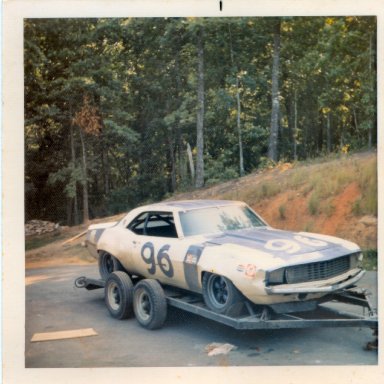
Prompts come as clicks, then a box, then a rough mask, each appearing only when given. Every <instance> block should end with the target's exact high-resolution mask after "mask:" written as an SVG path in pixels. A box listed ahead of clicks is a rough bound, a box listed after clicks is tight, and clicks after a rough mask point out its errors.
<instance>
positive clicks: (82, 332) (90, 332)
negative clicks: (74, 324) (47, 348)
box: [31, 328, 97, 342]
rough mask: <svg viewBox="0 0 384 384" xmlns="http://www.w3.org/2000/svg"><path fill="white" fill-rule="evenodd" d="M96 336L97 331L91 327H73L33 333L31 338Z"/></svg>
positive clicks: (33, 339) (54, 338)
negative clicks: (72, 328) (66, 329)
mask: <svg viewBox="0 0 384 384" xmlns="http://www.w3.org/2000/svg"><path fill="white" fill-rule="evenodd" d="M88 336H97V332H95V330H94V329H93V328H86V329H74V330H69V331H59V332H45V333H35V334H34V335H33V337H32V339H31V341H32V342H36V341H50V340H64V339H75V338H78V337H88Z"/></svg>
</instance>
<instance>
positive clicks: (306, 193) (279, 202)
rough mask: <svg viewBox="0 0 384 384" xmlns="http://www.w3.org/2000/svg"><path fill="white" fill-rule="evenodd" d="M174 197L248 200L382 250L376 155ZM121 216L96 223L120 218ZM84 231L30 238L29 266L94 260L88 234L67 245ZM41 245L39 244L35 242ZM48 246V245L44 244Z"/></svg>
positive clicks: (283, 225)
mask: <svg viewBox="0 0 384 384" xmlns="http://www.w3.org/2000/svg"><path fill="white" fill-rule="evenodd" d="M171 199H172V200H184V199H230V200H242V201H245V202H246V203H248V204H249V205H250V206H251V207H252V208H253V209H254V210H255V211H256V212H258V213H259V214H260V215H261V216H262V217H263V218H264V219H265V220H266V221H267V222H268V223H269V224H270V225H271V226H273V227H276V228H280V229H289V230H294V231H308V232H318V233H323V234H328V235H335V236H339V237H342V238H345V239H348V240H351V241H354V242H356V243H358V244H359V245H360V247H361V248H362V249H365V250H368V249H377V156H376V153H375V152H365V153H359V154H354V155H348V156H343V157H341V158H333V159H329V158H328V159H321V160H316V161H315V162H312V163H311V162H309V163H308V162H304V163H297V164H291V163H285V164H279V165H278V166H276V167H274V168H271V169H266V170H263V171H262V172H258V173H253V174H250V175H247V176H244V177H242V178H239V179H235V180H231V181H229V182H226V183H222V184H218V185H215V186H212V187H207V188H205V189H202V190H198V191H193V192H188V193H182V194H177V195H175V196H173V197H172V198H171ZM120 217H122V215H117V216H113V217H109V218H108V217H107V218H103V219H97V220H93V221H92V222H103V221H105V222H107V221H115V220H117V219H119V218H120ZM84 230H85V226H78V227H71V228H67V229H64V230H63V231H62V233H61V234H60V236H59V238H56V239H55V237H52V238H49V237H48V238H46V239H44V241H43V242H41V241H38V242H36V239H28V238H27V240H26V248H27V249H29V250H28V251H27V252H26V264H27V267H34V266H43V265H55V264H63V263H78V262H83V263H84V262H85V263H88V262H94V259H92V258H91V257H90V256H89V255H88V253H87V251H86V250H85V249H84V247H81V242H82V241H83V238H79V239H76V240H75V241H72V242H70V243H66V244H65V245H63V242H64V241H65V239H68V238H70V237H72V236H74V235H76V234H77V233H80V232H82V231H84ZM33 241H34V242H35V243H36V245H38V247H35V246H34V245H33V243H32V242H33ZM42 244H45V245H42Z"/></svg>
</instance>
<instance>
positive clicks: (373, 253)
mask: <svg viewBox="0 0 384 384" xmlns="http://www.w3.org/2000/svg"><path fill="white" fill-rule="evenodd" d="M363 255H364V258H363V268H364V269H365V270H367V271H377V249H366V250H364V251H363Z"/></svg>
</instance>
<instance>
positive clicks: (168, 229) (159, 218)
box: [145, 212, 177, 237]
mask: <svg viewBox="0 0 384 384" xmlns="http://www.w3.org/2000/svg"><path fill="white" fill-rule="evenodd" d="M145 233H146V235H147V236H157V237H177V232H176V227H175V221H174V219H173V214H172V213H171V212H150V213H149V216H148V220H147V224H146V227H145Z"/></svg>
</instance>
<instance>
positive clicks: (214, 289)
mask: <svg viewBox="0 0 384 384" xmlns="http://www.w3.org/2000/svg"><path fill="white" fill-rule="evenodd" d="M209 288H210V289H209V294H210V298H211V300H212V301H213V303H214V304H215V305H216V306H217V307H223V306H225V304H226V303H227V301H228V296H229V291H228V284H227V282H226V280H225V278H224V277H222V276H214V277H212V278H211V281H210V284H209Z"/></svg>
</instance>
